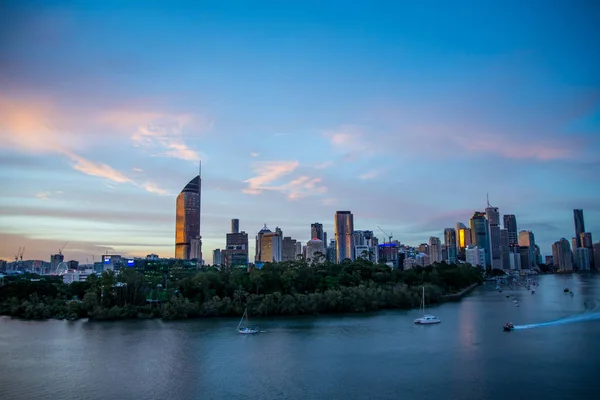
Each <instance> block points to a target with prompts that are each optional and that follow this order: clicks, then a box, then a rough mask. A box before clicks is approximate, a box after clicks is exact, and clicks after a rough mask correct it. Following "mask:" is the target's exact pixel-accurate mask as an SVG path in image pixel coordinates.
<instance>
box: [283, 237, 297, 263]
mask: <svg viewBox="0 0 600 400" xmlns="http://www.w3.org/2000/svg"><path fill="white" fill-rule="evenodd" d="M296 256H297V253H296V239H292V238H291V237H290V236H286V237H284V238H283V261H296Z"/></svg>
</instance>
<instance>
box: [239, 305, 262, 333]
mask: <svg viewBox="0 0 600 400" xmlns="http://www.w3.org/2000/svg"><path fill="white" fill-rule="evenodd" d="M244 319H245V320H246V324H245V326H242V322H244ZM237 330H238V332H239V333H240V334H242V335H253V334H255V333H259V332H260V329H259V328H258V326H255V325H250V324H249V323H248V309H247V308H246V309H245V310H244V315H242V319H241V320H240V323H239V324H238V327H237Z"/></svg>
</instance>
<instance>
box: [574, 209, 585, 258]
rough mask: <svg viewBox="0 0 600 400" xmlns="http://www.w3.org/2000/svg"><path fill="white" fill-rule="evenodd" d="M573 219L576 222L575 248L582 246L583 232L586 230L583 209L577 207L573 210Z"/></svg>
mask: <svg viewBox="0 0 600 400" xmlns="http://www.w3.org/2000/svg"><path fill="white" fill-rule="evenodd" d="M573 220H574V222H575V246H576V247H574V248H573V251H575V248H578V247H581V234H582V233H583V232H585V222H584V220H583V210H581V209H575V210H573Z"/></svg>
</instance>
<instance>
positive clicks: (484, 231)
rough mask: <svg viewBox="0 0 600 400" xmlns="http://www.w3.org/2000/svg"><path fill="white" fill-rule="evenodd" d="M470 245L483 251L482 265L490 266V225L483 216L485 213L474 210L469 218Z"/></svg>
mask: <svg viewBox="0 0 600 400" xmlns="http://www.w3.org/2000/svg"><path fill="white" fill-rule="evenodd" d="M469 222H470V225H471V245H472V246H474V247H477V248H478V249H481V250H484V252H485V265H484V267H485V268H487V267H491V266H492V257H491V255H490V246H491V240H490V225H489V223H488V220H487V218H486V216H485V213H482V212H479V211H475V212H474V213H473V216H472V217H471V220H470V221H469Z"/></svg>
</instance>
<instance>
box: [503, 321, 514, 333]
mask: <svg viewBox="0 0 600 400" xmlns="http://www.w3.org/2000/svg"><path fill="white" fill-rule="evenodd" d="M514 329H515V326H514V325H513V324H512V323H511V322H507V323H506V324H504V326H503V327H502V330H504V332H510V331H512V330H514Z"/></svg>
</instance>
